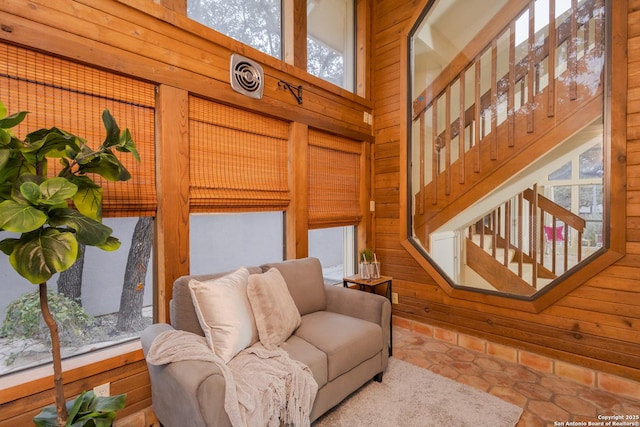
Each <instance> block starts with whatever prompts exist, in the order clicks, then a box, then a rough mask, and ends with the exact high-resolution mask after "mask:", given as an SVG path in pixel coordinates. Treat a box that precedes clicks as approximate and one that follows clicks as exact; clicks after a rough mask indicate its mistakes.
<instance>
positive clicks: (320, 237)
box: [309, 226, 356, 284]
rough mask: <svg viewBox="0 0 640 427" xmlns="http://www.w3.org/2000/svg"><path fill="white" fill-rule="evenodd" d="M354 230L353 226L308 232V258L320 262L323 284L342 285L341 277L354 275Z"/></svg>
mask: <svg viewBox="0 0 640 427" xmlns="http://www.w3.org/2000/svg"><path fill="white" fill-rule="evenodd" d="M355 230H356V228H355V227H354V226H345V227H330V228H318V229H313V230H309V256H312V257H316V258H318V259H319V260H320V264H321V265H322V276H323V277H324V280H325V283H327V284H338V283H342V278H343V277H345V276H351V275H352V274H355V261H354V260H355V247H356V239H355V237H356V236H355V234H356V233H355Z"/></svg>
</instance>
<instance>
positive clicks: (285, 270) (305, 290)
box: [261, 257, 327, 316]
mask: <svg viewBox="0 0 640 427" xmlns="http://www.w3.org/2000/svg"><path fill="white" fill-rule="evenodd" d="M261 267H262V270H263V271H267V270H269V269H270V268H277V269H278V271H280V274H282V277H284V280H285V282H286V283H287V287H288V288H289V293H290V294H291V297H292V298H293V301H294V302H295V303H296V307H298V311H299V312H300V315H301V316H304V315H305V314H309V313H314V312H316V311H320V310H325V309H326V308H327V298H326V296H325V293H324V279H323V278H322V266H321V265H320V260H318V259H317V258H312V257H309V258H300V259H292V260H287V261H282V262H274V263H270V264H265V265H262V266H261Z"/></svg>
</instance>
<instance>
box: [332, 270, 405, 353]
mask: <svg viewBox="0 0 640 427" xmlns="http://www.w3.org/2000/svg"><path fill="white" fill-rule="evenodd" d="M349 284H353V285H357V286H358V289H360V290H361V291H366V290H368V291H369V292H372V293H374V292H375V291H376V287H378V286H380V285H386V287H387V289H386V291H385V295H386V297H387V298H388V299H389V302H390V303H391V304H393V301H392V299H391V295H392V293H391V292H392V289H393V278H392V277H389V276H380V277H379V278H377V279H362V278H360V275H359V274H356V275H354V276H347V277H345V278H343V279H342V286H343V287H345V288H348V287H349ZM392 323H393V322H392V321H391V316H389V356H392V355H393V325H392Z"/></svg>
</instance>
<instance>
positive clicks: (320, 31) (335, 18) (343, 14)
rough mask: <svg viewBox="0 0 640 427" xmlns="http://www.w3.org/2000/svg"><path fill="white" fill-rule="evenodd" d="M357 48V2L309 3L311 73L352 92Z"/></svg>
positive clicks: (350, 0) (308, 45) (327, 1)
mask: <svg viewBox="0 0 640 427" xmlns="http://www.w3.org/2000/svg"><path fill="white" fill-rule="evenodd" d="M328 28H330V30H329V29H328ZM354 46H355V14H354V2H353V0H323V1H319V0H307V71H309V73H311V74H313V75H314V76H317V77H320V78H322V79H324V80H327V81H329V82H331V83H333V84H335V85H337V86H340V87H342V88H344V89H347V90H351V91H352V90H353V88H354V75H355V71H354V68H355V67H354V64H355V58H354Z"/></svg>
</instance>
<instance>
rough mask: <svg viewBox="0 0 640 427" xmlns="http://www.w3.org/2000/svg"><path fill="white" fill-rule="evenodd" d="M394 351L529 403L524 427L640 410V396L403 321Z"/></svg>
mask: <svg viewBox="0 0 640 427" xmlns="http://www.w3.org/2000/svg"><path fill="white" fill-rule="evenodd" d="M393 357H396V358H398V359H401V360H405V361H407V362H410V363H413V364H415V365H418V366H421V367H423V368H426V369H429V370H431V371H433V372H435V373H438V374H440V375H442V376H445V377H448V378H451V379H454V380H456V381H459V382H462V383H465V384H467V385H470V386H473V387H475V388H478V389H480V390H483V391H486V392H488V393H491V394H493V395H494V396H497V397H500V398H501V399H504V400H506V401H508V402H511V403H513V404H515V405H517V406H520V407H521V408H524V412H523V414H522V417H521V418H520V421H519V422H518V424H517V426H518V427H539V426H545V427H547V426H561V425H564V426H567V425H569V426H570V425H585V426H586V425H600V424H589V421H591V422H598V421H603V420H598V415H621V416H625V415H629V416H634V415H640V397H639V399H638V400H632V399H629V398H626V397H620V396H616V395H614V394H611V393H607V392H605V391H602V390H599V389H596V388H590V387H587V386H584V385H581V384H578V383H575V382H572V381H570V380H566V379H563V378H560V377H557V376H555V375H553V374H547V373H541V372H538V371H535V370H533V369H531V368H528V367H525V366H521V365H517V364H514V363H511V362H508V361H505V360H502V359H499V358H496V357H493V356H490V355H487V354H485V353H479V352H475V351H472V350H467V349H465V348H462V347H458V346H456V345H453V344H449V343H447V342H444V341H440V340H437V339H434V338H431V337H428V336H426V335H422V334H420V333H417V332H413V331H409V330H408V329H404V328H402V327H398V326H394V327H393ZM572 421H573V422H576V421H578V422H581V421H582V422H584V423H585V424H582V423H576V424H572V423H568V422H572ZM622 421H625V420H622ZM634 422H638V423H639V424H617V425H630V426H633V425H640V420H635V421H634ZM561 423H564V424H561ZM601 425H603V426H604V425H607V424H606V423H603V424H601ZM609 425H616V424H609ZM496 427H501V426H496Z"/></svg>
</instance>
